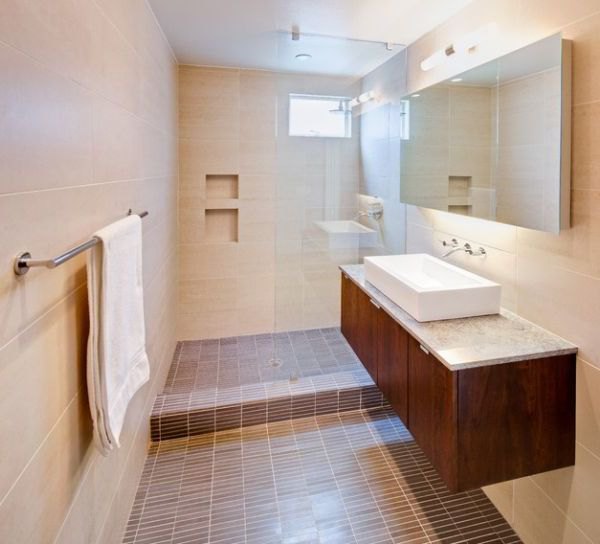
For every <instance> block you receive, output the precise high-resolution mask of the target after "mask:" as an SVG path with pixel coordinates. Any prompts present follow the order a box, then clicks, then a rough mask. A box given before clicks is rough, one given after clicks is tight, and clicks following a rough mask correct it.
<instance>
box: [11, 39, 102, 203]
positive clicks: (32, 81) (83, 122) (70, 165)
mask: <svg viewBox="0 0 600 544" xmlns="http://www.w3.org/2000/svg"><path fill="white" fill-rule="evenodd" d="M0 64H2V67H3V68H2V71H3V73H4V76H3V77H2V80H1V81H0V109H1V110H2V112H3V114H2V116H1V117H0V127H1V130H0V180H2V185H1V186H0V194H5V193H12V192H17V191H29V190H36V189H48V188H54V187H67V186H73V185H82V184H87V183H91V182H92V140H91V134H92V100H91V96H90V94H89V92H88V91H86V90H84V89H82V88H81V86H79V85H77V84H76V83H74V82H72V81H69V80H66V79H64V78H63V77H61V76H58V75H56V74H55V73H53V72H52V71H51V70H48V69H47V68H45V67H43V66H40V65H39V64H38V63H37V62H35V61H33V60H32V59H31V58H29V57H27V56H26V55H25V54H23V53H21V52H19V51H16V50H15V49H12V48H11V47H8V46H6V45H4V44H1V43H0ZM57 126H60V127H61V130H60V132H56V127H57Z"/></svg>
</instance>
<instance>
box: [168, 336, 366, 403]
mask: <svg viewBox="0 0 600 544" xmlns="http://www.w3.org/2000/svg"><path fill="white" fill-rule="evenodd" d="M356 370H358V371H362V370H363V368H362V365H361V364H360V361H359V360H358V358H357V357H356V355H355V354H354V352H353V351H352V349H351V348H350V346H349V345H348V343H347V342H346V339H345V338H344V337H343V336H342V334H341V332H340V330H339V328H329V329H315V330H307V331H292V332H281V333H275V334H259V335H254V336H236V337H232V338H220V339H215V340H197V341H186V342H180V343H179V344H178V346H177V350H176V352H175V357H174V359H173V364H172V366H171V369H170V371H169V376H168V378H167V383H166V385H165V389H164V393H189V392H191V391H196V390H199V389H207V388H211V387H220V388H228V387H237V386H243V385H250V384H256V383H268V382H274V381H280V380H289V379H290V378H292V379H295V378H300V377H309V376H319V375H323V374H331V373H333V372H348V371H356Z"/></svg>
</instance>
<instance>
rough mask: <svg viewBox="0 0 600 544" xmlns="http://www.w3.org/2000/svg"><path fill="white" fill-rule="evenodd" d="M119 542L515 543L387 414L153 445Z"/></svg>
mask: <svg viewBox="0 0 600 544" xmlns="http://www.w3.org/2000/svg"><path fill="white" fill-rule="evenodd" d="M123 542H124V543H126V544H151V543H152V544H158V543H169V544H192V543H194V544H217V543H219V544H234V543H235V544H238V543H239V544H242V543H243V544H271V543H272V544H275V543H277V544H292V543H294V544H300V543H305V544H308V543H311V544H316V543H321V544H334V543H335V544H338V543H339V544H377V543H382V544H383V543H385V544H392V543H411V544H425V543H427V544H430V543H431V544H432V543H444V544H451V543H452V544H458V543H461V544H484V543H489V544H491V543H495V544H509V543H510V544H513V543H518V542H520V540H519V539H518V537H517V536H516V535H515V534H514V532H513V531H512V530H511V528H510V527H509V525H508V524H507V523H506V522H505V521H504V519H503V518H502V517H501V516H500V514H499V513H498V511H497V510H496V509H495V508H494V506H493V505H492V504H491V503H490V501H489V500H488V499H487V498H486V497H485V495H484V494H483V492H482V491H480V490H477V491H473V492H468V493H459V494H450V493H449V492H448V490H447V489H446V487H445V486H444V484H443V483H442V481H441V480H440V479H439V477H438V475H437V473H436V472H435V470H434V469H433V468H432V466H431V465H430V464H429V462H428V461H427V460H426V459H425V457H424V455H423V453H422V452H421V450H420V449H419V448H418V446H417V445H416V444H415V442H414V440H413V439H412V437H411V435H410V434H409V432H408V431H407V430H406V428H405V427H404V426H403V425H402V423H401V421H400V420H399V419H398V418H397V417H396V416H395V415H394V413H393V412H392V411H391V410H390V409H388V408H379V409H374V410H368V411H354V412H345V413H339V414H329V415H323V416H318V417H309V418H303V419H295V420H289V421H281V422H276V423H269V424H266V425H256V426H251V427H244V428H239V429H234V430H229V431H222V432H218V433H212V434H205V435H201V436H197V437H191V438H186V439H179V440H168V441H163V442H160V443H157V444H155V445H153V446H152V448H151V451H150V453H149V456H148V459H147V462H146V465H145V468H144V471H143V475H142V479H141V482H140V486H139V490H138V493H137V496H136V498H135V503H134V505H133V509H132V512H131V517H130V520H129V524H128V526H127V531H126V534H125V536H124V540H123Z"/></svg>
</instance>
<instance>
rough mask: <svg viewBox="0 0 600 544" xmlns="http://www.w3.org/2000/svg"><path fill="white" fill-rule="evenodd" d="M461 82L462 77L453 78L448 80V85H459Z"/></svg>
mask: <svg viewBox="0 0 600 544" xmlns="http://www.w3.org/2000/svg"><path fill="white" fill-rule="evenodd" d="M462 80H463V79H462V77H454V78H452V79H451V80H450V83H460V82H461V81H462Z"/></svg>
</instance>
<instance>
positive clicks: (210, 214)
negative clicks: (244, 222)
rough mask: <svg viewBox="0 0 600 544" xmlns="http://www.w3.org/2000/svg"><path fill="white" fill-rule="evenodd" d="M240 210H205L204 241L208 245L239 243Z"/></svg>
mask: <svg viewBox="0 0 600 544" xmlns="http://www.w3.org/2000/svg"><path fill="white" fill-rule="evenodd" d="M238 223H239V221H238V210H237V209H235V208H220V209H206V210H204V240H205V242H208V243H223V242H237V241H238V238H239V234H238Z"/></svg>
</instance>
